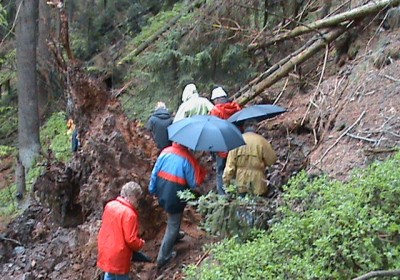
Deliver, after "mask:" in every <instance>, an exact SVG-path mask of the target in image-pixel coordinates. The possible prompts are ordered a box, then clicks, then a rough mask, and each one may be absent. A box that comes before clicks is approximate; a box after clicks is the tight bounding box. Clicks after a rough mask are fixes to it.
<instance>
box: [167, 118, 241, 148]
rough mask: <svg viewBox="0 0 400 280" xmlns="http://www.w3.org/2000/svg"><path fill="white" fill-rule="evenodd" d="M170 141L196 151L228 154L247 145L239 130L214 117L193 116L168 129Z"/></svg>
mask: <svg viewBox="0 0 400 280" xmlns="http://www.w3.org/2000/svg"><path fill="white" fill-rule="evenodd" d="M168 136H169V140H171V141H174V142H177V143H179V144H182V145H183V146H186V147H188V148H189V149H192V150H194V151H209V152H227V151H230V150H232V149H234V148H237V147H239V146H242V145H245V142H244V140H243V136H242V134H241V132H240V131H239V129H238V128H237V127H236V126H235V125H234V124H232V123H230V122H228V121H226V120H223V119H220V118H217V117H214V116H208V115H207V116H192V117H190V118H185V119H183V120H180V121H177V122H175V123H173V124H171V125H170V126H169V127H168Z"/></svg>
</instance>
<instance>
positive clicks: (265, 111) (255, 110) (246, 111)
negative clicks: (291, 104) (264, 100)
mask: <svg viewBox="0 0 400 280" xmlns="http://www.w3.org/2000/svg"><path fill="white" fill-rule="evenodd" d="M284 112H286V109H285V108H282V107H280V106H277V105H265V104H263V105H252V106H249V107H246V108H243V109H242V110H240V111H238V112H236V113H235V114H233V115H232V116H231V117H230V118H229V119H228V121H230V122H231V123H235V124H238V125H240V124H243V122H244V121H247V120H250V119H255V120H256V121H259V122H260V121H263V120H266V119H270V118H273V117H275V116H278V115H280V114H282V113H284Z"/></svg>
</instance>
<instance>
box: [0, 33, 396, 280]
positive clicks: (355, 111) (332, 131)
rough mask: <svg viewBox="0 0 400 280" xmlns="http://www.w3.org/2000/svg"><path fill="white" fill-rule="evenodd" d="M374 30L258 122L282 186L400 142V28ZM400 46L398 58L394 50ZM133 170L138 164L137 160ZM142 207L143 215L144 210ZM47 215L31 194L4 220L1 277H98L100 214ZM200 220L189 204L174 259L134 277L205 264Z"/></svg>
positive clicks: (378, 154) (1, 171) (3, 169)
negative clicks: (73, 222) (19, 211)
mask: <svg viewBox="0 0 400 280" xmlns="http://www.w3.org/2000/svg"><path fill="white" fill-rule="evenodd" d="M373 31H375V30H373ZM371 34H372V33H371ZM371 34H369V35H368V36H366V37H365V38H362V39H363V42H364V47H365V46H366V45H367V48H366V49H365V50H362V51H360V53H359V54H358V56H357V57H356V59H354V60H352V61H347V62H346V64H345V65H344V66H343V67H342V68H340V69H336V68H334V67H335V66H334V65H333V63H332V65H331V66H330V68H329V70H330V72H331V73H330V74H331V75H329V76H328V77H327V78H325V79H324V81H323V82H322V83H321V85H320V90H319V91H315V90H313V89H311V90H307V89H306V90H305V91H304V92H303V93H301V94H289V93H290V90H292V91H295V88H286V89H285V91H284V92H283V94H282V97H281V98H280V100H279V102H278V104H280V105H282V106H283V107H285V108H287V109H288V112H287V113H285V114H283V115H281V116H279V117H277V118H275V119H272V120H267V121H264V122H263V123H261V125H260V131H259V132H260V133H261V134H263V135H264V136H265V137H266V138H267V139H269V140H270V141H271V143H272V145H273V147H274V148H275V150H276V151H277V154H278V157H279V160H278V162H277V164H275V165H274V166H273V167H272V168H271V169H270V177H269V178H270V181H271V185H272V186H274V187H275V189H276V190H277V191H279V189H280V187H281V186H282V184H284V183H286V182H287V181H288V179H289V178H290V177H291V176H293V175H294V174H296V173H297V172H299V171H300V170H307V171H308V172H309V173H317V174H321V173H326V174H328V175H329V176H331V177H332V178H335V179H339V180H346V179H347V178H349V176H351V172H352V170H353V169H355V168H359V167H363V166H366V165H367V164H368V163H369V162H371V161H372V160H375V159H381V158H385V157H387V156H389V155H391V154H393V152H394V150H395V149H396V147H397V148H398V147H399V144H400V135H399V131H400V76H399V73H400V62H399V60H397V59H398V58H399V57H400V55H399V53H400V50H399V46H400V34H399V32H396V31H394V32H387V31H385V32H380V33H378V34H377V35H376V36H374V38H373V40H371V41H370V42H369V43H368V44H367V42H368V40H369V39H370V38H371ZM382 46H384V48H383V47H382ZM390 50H393V52H389V51H390ZM396 50H397V56H395V55H393V54H392V53H396ZM385 52H386V53H387V57H386V59H385V61H387V63H388V65H386V63H385V65H383V67H382V68H377V67H375V66H374V65H373V62H374V55H375V54H377V53H385ZM390 53H391V54H392V55H391V56H392V57H389V54H390ZM281 89H282V87H281V88H278V87H276V88H275V90H272V91H271V92H269V93H268V95H273V96H274V97H276V96H278V95H279V93H280V91H281ZM265 98H267V99H268V98H269V97H268V96H266V97H265ZM310 100H312V101H310ZM99 125H100V124H99ZM92 126H93V127H96V124H92ZM317 135H318V136H317ZM198 156H199V157H200V156H203V158H202V159H201V161H202V163H203V164H205V165H207V166H206V167H207V169H208V170H209V177H208V180H207V182H206V184H205V186H204V190H205V191H208V190H210V189H214V188H215V186H214V182H215V171H214V170H213V168H212V162H208V161H207V160H206V159H205V157H204V155H198ZM10 162H12V159H10V158H3V159H1V165H0V178H1V181H0V182H2V183H1V184H2V185H0V187H3V182H5V181H6V180H9V179H10V176H12V172H11V171H10V167H8V166H9V165H10V164H9V163H10ZM135 164H136V163H135ZM137 164H139V162H138V163H137ZM135 168H140V166H136V165H134V166H133V169H135ZM140 210H141V211H140V212H141V213H140V214H144V213H143V212H145V211H146V209H140ZM49 215H50V213H49V210H48V209H46V208H45V207H43V206H42V205H41V204H39V203H37V202H35V200H34V199H33V198H32V199H31V203H30V205H29V206H28V208H27V209H26V211H25V212H24V214H23V215H21V216H19V217H17V218H16V219H15V220H14V221H13V222H12V223H10V224H6V225H5V224H4V223H3V224H2V226H0V233H1V235H0V256H1V257H0V261H1V263H2V268H1V269H0V276H1V277H0V278H1V279H5V280H6V279H7V280H8V279H9V280H11V279H25V280H28V279H93V280H94V279H99V275H100V271H99V270H98V269H97V268H96V257H97V251H96V247H97V245H96V236H97V231H98V228H99V226H100V223H101V220H100V219H98V217H99V215H97V218H92V219H90V220H88V221H85V222H84V223H83V224H80V225H78V226H74V227H59V226H56V225H54V224H52V223H51V222H50V219H49V218H48V216H49ZM200 221H201V216H200V215H199V214H198V213H197V212H196V209H194V208H192V207H187V208H186V210H185V214H184V220H183V223H182V229H183V230H184V231H185V232H186V233H187V234H186V236H185V237H184V239H183V240H182V241H180V242H179V243H177V244H176V246H175V249H176V251H177V257H176V258H175V259H173V260H172V261H170V262H169V263H168V264H167V265H166V266H165V267H164V268H163V269H161V270H157V268H156V263H155V262H153V263H134V264H133V268H132V273H131V276H132V279H142V280H145V279H184V275H183V274H182V268H183V267H184V266H185V265H188V264H194V265H200V264H201V262H202V260H204V259H205V258H206V257H207V254H208V253H207V250H205V249H204V245H206V244H208V243H212V242H215V241H216V240H217V239H216V238H214V237H210V236H209V235H207V234H206V233H205V232H204V231H203V230H202V229H201V228H200V226H199V225H200ZM145 222H146V221H145ZM164 222H165V220H164V221H161V226H160V227H159V228H157V232H156V233H155V234H153V237H152V238H151V239H149V240H146V245H145V247H144V249H143V252H145V253H146V254H148V255H149V256H150V257H151V258H152V259H153V260H155V259H156V257H157V254H158V249H159V246H160V243H161V240H162V237H163V234H164V229H165V223H164Z"/></svg>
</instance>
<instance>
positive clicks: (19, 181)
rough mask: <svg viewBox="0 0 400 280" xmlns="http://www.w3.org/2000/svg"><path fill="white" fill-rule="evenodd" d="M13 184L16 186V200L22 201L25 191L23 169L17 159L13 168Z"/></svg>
mask: <svg viewBox="0 0 400 280" xmlns="http://www.w3.org/2000/svg"><path fill="white" fill-rule="evenodd" d="M15 183H16V185H17V195H16V196H17V199H22V198H23V195H24V193H25V189H26V185H25V168H24V166H23V165H22V163H21V161H20V160H19V159H17V166H16V168H15Z"/></svg>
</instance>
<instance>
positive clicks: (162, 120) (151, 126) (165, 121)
mask: <svg viewBox="0 0 400 280" xmlns="http://www.w3.org/2000/svg"><path fill="white" fill-rule="evenodd" d="M172 121H173V118H172V116H171V113H170V112H169V111H168V109H167V107H166V106H165V104H164V103H163V102H158V103H157V106H156V109H155V111H154V113H153V114H152V115H151V117H150V118H149V120H148V121H147V124H146V128H147V129H148V130H150V131H151V134H152V136H153V139H154V141H155V142H156V144H157V148H158V149H159V150H162V149H164V148H165V147H168V146H171V141H170V140H169V139H168V130H167V127H168V126H169V125H170V124H171V123H172Z"/></svg>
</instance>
